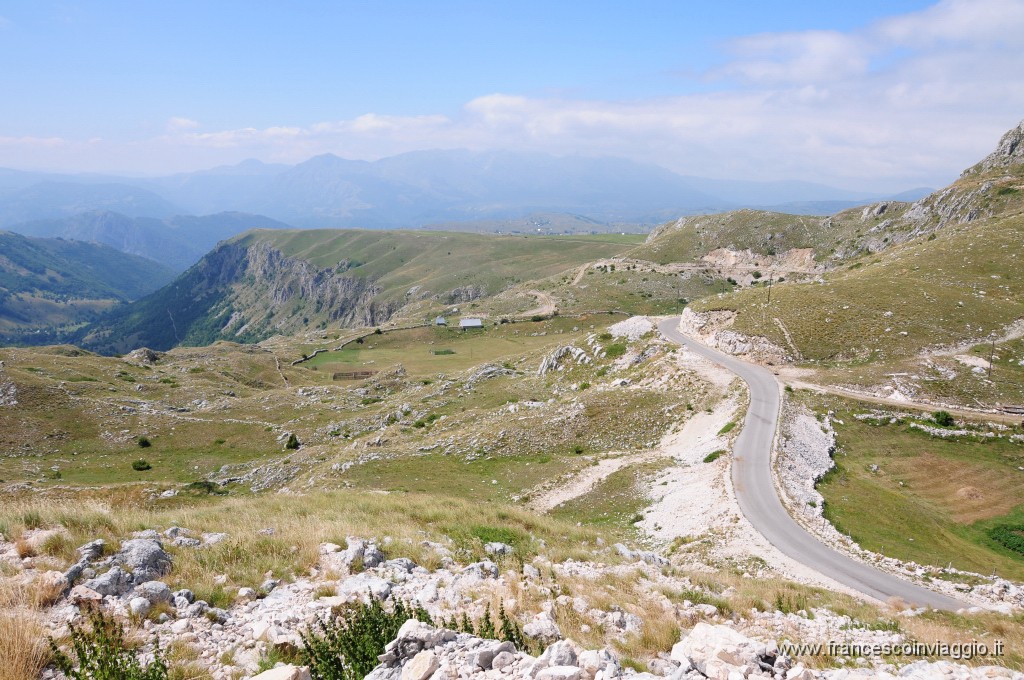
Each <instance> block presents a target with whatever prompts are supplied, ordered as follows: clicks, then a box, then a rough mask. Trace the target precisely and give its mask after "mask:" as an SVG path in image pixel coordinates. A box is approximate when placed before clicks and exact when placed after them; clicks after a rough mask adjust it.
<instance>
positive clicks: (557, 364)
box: [537, 345, 593, 375]
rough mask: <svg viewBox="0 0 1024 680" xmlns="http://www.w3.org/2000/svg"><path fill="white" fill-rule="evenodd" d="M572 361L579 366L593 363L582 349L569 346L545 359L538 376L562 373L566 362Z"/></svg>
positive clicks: (557, 350) (561, 348)
mask: <svg viewBox="0 0 1024 680" xmlns="http://www.w3.org/2000/svg"><path fill="white" fill-rule="evenodd" d="M567 359H572V360H573V361H575V362H576V363H577V364H589V363H591V362H592V361H593V359H592V358H591V357H590V355H589V354H587V351H586V350H584V349H580V348H579V347H576V346H574V345H567V346H565V347H559V348H558V349H556V350H555V351H554V352H552V353H551V354H549V355H547V356H546V357H544V360H543V361H541V363H540V368H538V369H537V375H547V374H548V373H551V372H552V371H561V370H564V369H565V361H566V360H567Z"/></svg>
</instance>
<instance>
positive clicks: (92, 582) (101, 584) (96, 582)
mask: <svg viewBox="0 0 1024 680" xmlns="http://www.w3.org/2000/svg"><path fill="white" fill-rule="evenodd" d="M82 585H83V586H85V587H86V588H89V589H90V590H94V591H96V592H97V593H99V594H100V595H112V596H114V597H117V596H119V595H124V594H125V593H127V592H128V591H129V590H131V587H132V575H131V574H129V573H128V572H126V571H125V570H124V569H122V568H121V567H113V568H111V569H110V571H108V572H107V573H105V574H100V575H99V576H97V577H96V578H92V579H89V580H88V581H86V582H85V583H83V584H82Z"/></svg>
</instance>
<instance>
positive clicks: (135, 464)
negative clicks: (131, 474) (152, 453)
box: [132, 458, 153, 472]
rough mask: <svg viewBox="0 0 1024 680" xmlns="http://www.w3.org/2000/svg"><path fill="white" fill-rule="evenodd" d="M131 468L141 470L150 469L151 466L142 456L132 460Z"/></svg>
mask: <svg viewBox="0 0 1024 680" xmlns="http://www.w3.org/2000/svg"><path fill="white" fill-rule="evenodd" d="M132 469H133V470H135V471H136V472H143V471H144V470H152V469H153V466H152V465H150V464H149V462H147V461H146V460H145V459H144V458H139V459H138V460H136V461H132Z"/></svg>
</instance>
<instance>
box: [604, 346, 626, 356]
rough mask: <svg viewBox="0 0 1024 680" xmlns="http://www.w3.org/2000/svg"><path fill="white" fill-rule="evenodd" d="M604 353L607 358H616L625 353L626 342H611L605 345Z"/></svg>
mask: <svg viewBox="0 0 1024 680" xmlns="http://www.w3.org/2000/svg"><path fill="white" fill-rule="evenodd" d="M604 353H605V355H606V356H607V357H608V358H609V359H617V358H619V357H621V356H622V355H623V354H625V353H626V343H624V342H613V343H612V344H610V345H606V346H605V348H604Z"/></svg>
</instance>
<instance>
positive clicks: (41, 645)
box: [0, 577, 53, 680]
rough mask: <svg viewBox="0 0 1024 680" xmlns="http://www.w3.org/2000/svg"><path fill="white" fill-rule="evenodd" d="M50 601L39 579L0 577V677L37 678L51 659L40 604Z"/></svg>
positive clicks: (10, 679)
mask: <svg viewBox="0 0 1024 680" xmlns="http://www.w3.org/2000/svg"><path fill="white" fill-rule="evenodd" d="M52 601H53V593H52V591H51V590H50V589H47V588H42V587H41V584H40V583H39V582H38V581H27V580H25V579H22V578H15V577H6V578H2V579H0V680H26V679H28V678H37V677H39V673H40V672H41V671H42V669H43V667H44V666H45V665H46V664H47V662H48V661H49V658H50V648H49V644H48V643H47V637H46V630H45V629H44V628H43V626H42V624H41V623H40V620H39V613H38V610H39V608H40V607H42V606H44V605H46V604H49V603H50V602H52Z"/></svg>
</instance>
